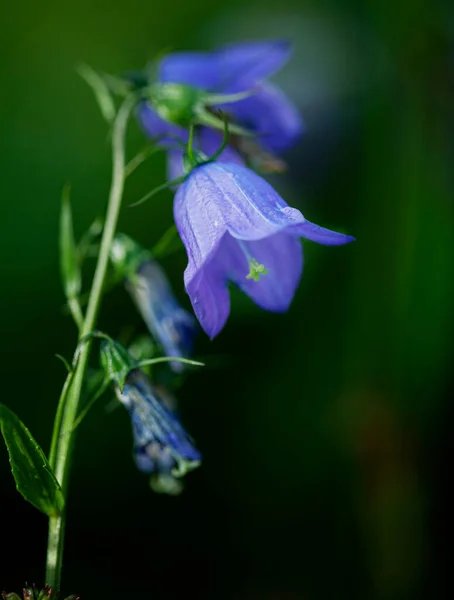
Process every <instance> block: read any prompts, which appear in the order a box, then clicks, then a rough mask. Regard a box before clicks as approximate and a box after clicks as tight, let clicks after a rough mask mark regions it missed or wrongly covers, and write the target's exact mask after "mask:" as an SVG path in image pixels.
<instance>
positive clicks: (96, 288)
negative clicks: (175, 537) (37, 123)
mask: <svg viewBox="0 0 454 600" xmlns="http://www.w3.org/2000/svg"><path fill="white" fill-rule="evenodd" d="M135 103H136V98H135V96H132V95H131V96H129V97H127V98H126V99H125V100H124V102H123V104H122V105H121V107H120V109H119V110H118V113H117V115H116V117H115V120H114V123H113V133H112V182H111V187H110V192H109V200H108V205H107V212H106V219H105V225H104V230H103V234H102V239H101V245H100V249H99V254H98V261H97V265H96V270H95V274H94V277H93V283H92V286H91V291H90V296H89V300H88V306H87V311H86V314H85V317H84V319H83V322H82V324H81V327H80V329H79V339H81V338H84V337H85V336H87V334H89V333H90V332H91V331H92V330H93V329H94V328H95V325H96V319H97V316H98V312H99V308H100V306H101V301H102V296H103V289H104V283H105V279H106V273H107V267H108V263H109V253H110V248H111V245H112V241H113V239H114V236H115V231H116V227H117V222H118V216H119V213H120V207H121V201H122V197H123V188H124V179H125V177H124V169H125V136H126V130H127V125H128V120H129V116H130V114H131V111H132V109H133V107H134V105H135ZM90 346H91V344H90V341H89V340H88V341H87V343H85V344H84V345H83V346H82V349H81V351H80V354H79V360H78V362H77V365H76V367H75V372H74V376H73V378H72V382H71V387H70V388H69V390H68V391H67V393H62V395H61V397H60V403H59V407H58V409H57V415H61V418H58V419H56V421H55V423H54V429H53V434H52V443H51V449H52V451H51V456H50V464H51V467H52V468H53V470H54V472H55V476H56V478H57V480H58V481H59V483H60V485H61V488H62V491H63V495H64V497H65V500H66V499H67V496H68V485H69V476H70V468H71V457H72V453H73V450H74V422H75V420H76V417H77V414H78V409H79V404H80V397H81V392H82V385H83V381H84V377H85V372H86V369H87V364H88V357H89V353H90ZM65 522H66V508H64V509H63V511H62V512H61V514H59V515H57V516H54V517H50V519H49V535H48V550H47V560H46V582H47V583H48V584H49V585H51V586H52V587H53V588H54V589H59V588H60V580H61V568H62V560H63V548H64V531H65Z"/></svg>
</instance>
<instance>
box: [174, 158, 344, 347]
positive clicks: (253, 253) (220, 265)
mask: <svg viewBox="0 0 454 600" xmlns="http://www.w3.org/2000/svg"><path fill="white" fill-rule="evenodd" d="M174 217H175V223H176V226H177V229H178V232H179V234H180V236H181V239H182V241H183V243H184V246H185V248H186V252H187V255H188V266H187V268H186V270H185V273H184V282H185V288H186V291H187V293H188V294H189V297H190V299H191V303H192V306H193V308H194V312H195V314H196V316H197V318H198V320H199V322H200V324H201V325H202V327H203V329H204V330H205V332H206V333H207V334H208V335H209V336H210V337H211V338H213V337H214V336H216V335H217V334H218V333H219V332H220V331H221V329H222V328H223V327H224V325H225V322H226V320H227V318H228V316H229V313H230V298H229V291H228V283H229V282H233V283H234V284H235V285H237V286H238V287H239V288H240V289H241V290H242V291H243V292H245V293H246V294H247V295H248V296H249V297H250V298H251V299H252V300H253V301H254V302H255V303H256V304H257V305H258V306H260V307H261V308H263V309H265V310H269V311H272V312H284V311H286V310H287V309H288V308H289V306H290V303H291V301H292V298H293V296H294V294H295V291H296V289H297V287H298V284H299V281H300V279H301V275H302V271H303V252H302V247H301V242H300V240H299V238H305V239H308V240H312V241H314V242H318V243H319V244H324V245H327V246H336V245H342V244H346V243H348V242H351V241H353V239H354V238H352V237H351V236H348V235H344V234H342V233H336V232H334V231H330V230H329V229H325V228H323V227H319V226H318V225H315V224H314V223H311V222H310V221H307V220H306V219H305V218H304V216H303V215H302V214H301V212H300V211H299V210H297V209H295V208H291V207H289V206H288V205H287V204H286V202H285V201H284V200H283V199H282V198H281V197H280V196H279V194H278V193H277V192H276V191H275V190H274V189H273V188H272V187H271V186H270V185H269V183H267V182H266V181H265V180H264V179H262V178H261V177H259V176H258V175H257V174H256V173H254V172H253V171H251V170H250V169H248V168H246V167H244V166H242V165H238V164H232V163H223V162H209V163H206V164H204V165H201V166H199V167H196V168H195V169H193V171H192V172H191V173H190V174H189V175H188V176H187V178H186V180H185V181H184V182H183V183H182V184H181V185H180V187H179V188H178V191H177V193H176V196H175V201H174Z"/></svg>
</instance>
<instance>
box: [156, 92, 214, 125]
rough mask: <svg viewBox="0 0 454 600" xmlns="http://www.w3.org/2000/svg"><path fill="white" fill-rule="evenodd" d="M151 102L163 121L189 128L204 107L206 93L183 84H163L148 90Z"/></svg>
mask: <svg viewBox="0 0 454 600" xmlns="http://www.w3.org/2000/svg"><path fill="white" fill-rule="evenodd" d="M147 94H148V95H149V100H150V101H151V104H152V105H153V108H154V110H155V111H156V112H157V113H158V115H159V116H160V117H161V119H164V120H165V121H168V122H169V123H174V124H175V125H180V126H181V127H189V125H190V124H191V123H193V122H194V121H195V120H196V118H197V114H198V112H199V111H200V110H201V108H202V107H203V98H204V96H205V94H206V93H205V92H204V91H203V90H199V89H197V88H194V87H191V86H189V85H183V84H181V83H161V84H154V85H151V86H150V87H149V88H148V89H147Z"/></svg>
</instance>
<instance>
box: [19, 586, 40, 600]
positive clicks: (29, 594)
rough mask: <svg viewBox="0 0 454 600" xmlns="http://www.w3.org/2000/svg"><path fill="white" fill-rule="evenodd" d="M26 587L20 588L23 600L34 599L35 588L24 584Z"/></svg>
mask: <svg viewBox="0 0 454 600" xmlns="http://www.w3.org/2000/svg"><path fill="white" fill-rule="evenodd" d="M25 586H26V587H24V588H23V590H22V595H23V597H24V600H35V599H36V597H37V596H36V594H35V592H36V588H35V589H33V588H32V587H30V586H28V585H27V584H25Z"/></svg>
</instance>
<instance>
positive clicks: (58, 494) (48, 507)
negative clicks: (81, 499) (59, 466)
mask: <svg viewBox="0 0 454 600" xmlns="http://www.w3.org/2000/svg"><path fill="white" fill-rule="evenodd" d="M0 429H1V431H2V434H3V438H4V440H5V442H6V447H7V448H8V454H9V462H10V463H11V471H12V472H13V476H14V479H15V480H16V487H17V489H18V491H19V492H20V493H21V494H22V496H23V497H24V498H25V499H26V500H28V502H30V503H31V504H33V506H35V507H36V508H37V509H38V510H41V511H42V512H43V513H45V514H46V515H48V516H49V517H52V516H57V515H58V514H59V513H60V512H61V511H62V510H63V506H64V504H65V501H64V498H63V493H62V491H61V488H60V485H59V483H58V481H57V480H56V478H55V475H54V474H53V471H52V469H51V467H50V465H49V463H48V462H47V458H46V456H45V454H44V452H43V451H42V450H41V448H40V447H39V445H38V443H37V442H36V440H35V439H34V438H33V436H32V434H31V433H30V431H29V430H28V429H27V428H26V427H25V425H24V424H23V423H22V421H21V420H20V419H19V418H18V417H17V416H16V415H15V414H14V413H13V412H12V411H11V410H10V409H9V408H7V407H6V406H5V405H3V404H0Z"/></svg>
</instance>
